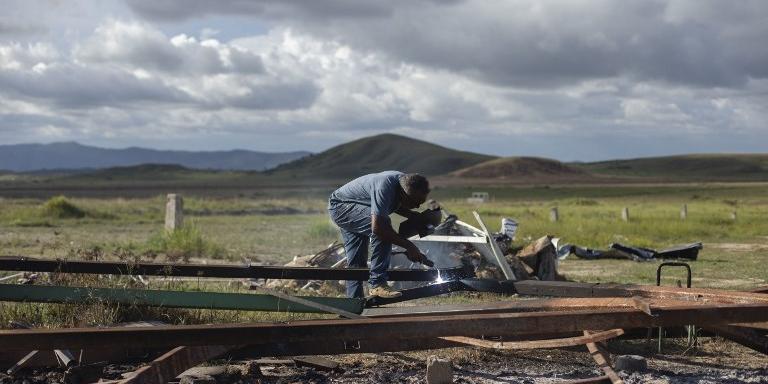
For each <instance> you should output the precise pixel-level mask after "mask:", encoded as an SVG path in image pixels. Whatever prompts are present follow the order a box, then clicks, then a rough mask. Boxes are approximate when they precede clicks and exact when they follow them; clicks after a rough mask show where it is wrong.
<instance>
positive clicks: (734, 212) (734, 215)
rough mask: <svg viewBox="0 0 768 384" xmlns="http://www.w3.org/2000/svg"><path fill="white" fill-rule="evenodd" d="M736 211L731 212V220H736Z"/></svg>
mask: <svg viewBox="0 0 768 384" xmlns="http://www.w3.org/2000/svg"><path fill="white" fill-rule="evenodd" d="M736 217H737V216H736V211H732V212H731V220H733V221H736Z"/></svg>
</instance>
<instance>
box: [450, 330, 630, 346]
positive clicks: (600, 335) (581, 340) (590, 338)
mask: <svg viewBox="0 0 768 384" xmlns="http://www.w3.org/2000/svg"><path fill="white" fill-rule="evenodd" d="M623 334H624V330H622V329H611V330H609V331H604V332H596V333H592V334H589V335H584V336H576V337H567V338H562V339H549V340H529V341H512V342H509V341H490V340H484V339H477V338H474V337H465V336H446V337H441V339H443V340H448V341H454V342H457V343H462V344H467V345H471V346H475V347H481V348H491V349H505V350H520V349H546V348H562V347H572V346H575V345H584V344H587V343H596V342H598V341H605V340H608V339H612V338H614V337H618V336H621V335H623Z"/></svg>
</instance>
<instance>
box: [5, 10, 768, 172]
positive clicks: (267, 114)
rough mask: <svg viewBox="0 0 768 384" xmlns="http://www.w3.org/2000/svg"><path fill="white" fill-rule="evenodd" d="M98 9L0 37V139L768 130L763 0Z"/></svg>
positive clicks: (458, 141) (539, 138) (564, 138)
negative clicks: (41, 29) (22, 35)
mask: <svg viewBox="0 0 768 384" xmlns="http://www.w3.org/2000/svg"><path fill="white" fill-rule="evenodd" d="M77 4H80V3H77ZM103 4H107V5H102V7H105V8H109V5H110V4H111V5H113V8H109V9H107V10H102V12H101V13H98V12H97V13H96V14H95V13H93V12H91V13H89V17H88V19H87V21H83V24H76V23H77V21H76V18H74V17H73V16H72V15H69V16H67V17H63V18H60V19H61V20H59V18H56V17H55V16H54V15H51V14H44V15H42V17H41V20H44V21H46V22H51V21H52V20H53V21H56V22H51V23H50V24H51V27H50V28H52V29H51V33H52V34H56V35H58V36H62V37H60V38H53V37H51V36H46V35H44V34H42V35H41V34H39V33H38V34H33V35H34V36H35V37H36V38H37V40H34V41H30V40H29V39H30V38H29V36H27V38H26V40H24V39H15V38H6V39H5V40H0V137H2V138H3V140H9V138H14V137H15V139H14V140H19V141H36V140H35V137H37V136H35V135H38V134H39V135H42V133H43V132H59V134H60V135H63V136H62V137H64V136H66V135H70V137H71V138H72V139H81V140H83V139H85V140H86V141H88V139H89V138H91V140H90V141H94V140H93V138H102V139H103V141H105V142H107V141H109V140H111V141H112V142H115V143H118V142H120V143H126V144H127V145H130V144H134V143H135V142H136V141H138V140H139V139H141V140H142V142H152V141H151V139H152V138H155V139H157V140H169V141H170V140H172V139H178V138H185V141H184V142H185V143H197V144H196V145H198V146H206V145H208V144H209V143H210V142H212V138H216V140H217V142H218V143H219V145H226V143H227V142H229V143H230V144H229V146H230V147H235V146H237V147H241V146H243V145H241V143H243V142H246V143H248V142H253V143H255V144H254V145H264V146H266V148H269V149H275V148H278V149H309V150H319V149H322V148H324V147H327V146H330V145H332V144H337V143H338V141H339V140H342V139H351V138H357V137H360V136H365V135H368V134H374V133H380V132H400V133H406V134H409V135H412V136H414V137H419V138H423V139H429V140H437V141H439V142H440V143H442V144H445V145H452V146H457V147H461V148H467V149H475V150H480V151H484V152H494V153H500V154H538V155H547V154H549V155H552V156H560V157H564V158H580V159H589V158H595V157H596V156H597V157H603V158H604V157H611V156H612V155H610V153H614V154H615V153H623V152H620V151H619V150H616V149H614V148H618V147H619V146H620V145H617V144H616V143H622V138H623V137H632V138H633V140H635V141H637V142H638V143H639V142H642V141H643V140H650V141H652V140H654V138H656V140H657V141H658V143H659V144H658V145H659V147H658V148H667V149H668V148H669V147H665V146H664V145H666V144H664V143H674V142H676V141H675V140H677V142H683V143H684V142H687V141H690V140H692V139H691V137H693V136H696V137H697V138H698V139H697V140H710V141H709V143H711V144H712V145H713V146H716V145H718V144H721V143H724V142H728V140H724V138H729V139H730V138H732V137H734V136H739V137H742V138H743V139H739V140H742V141H738V140H736V141H733V142H734V143H735V142H737V141H738V142H739V143H745V142H746V143H753V142H759V141H760V139H768V137H766V135H768V133H766V129H765V125H766V122H767V121H768V111H767V110H766V108H768V107H766V106H767V105H768V102H766V94H768V48H767V47H768V46H766V45H765V44H764V41H765V37H766V36H768V24H765V23H763V22H762V21H764V20H765V16H766V15H767V14H768V7H766V6H765V2H761V1H751V0H749V1H745V2H743V3H741V5H739V6H734V5H730V4H724V3H722V2H717V1H708V0H703V1H699V0H696V1H693V0H661V1H652V2H650V1H635V0H628V1H626V2H621V3H617V2H615V1H603V0H596V1H586V0H579V1H572V0H568V1H552V2H533V1H527V0H516V1H513V2H507V1H479V0H466V1H427V0H425V1H399V0H397V1H391V2H378V1H349V0H332V1H328V2H322V3H315V2H284V1H272V0H262V1H254V2H241V1H220V2H206V1H197V0H188V1H160V2H158V1H156V0H153V1H144V0H130V1H128V5H129V6H130V7H131V9H132V11H133V12H134V13H131V12H127V11H125V10H124V9H122V8H121V6H120V3H113V2H106V3H103ZM80 6H82V4H80ZM18 8H19V9H27V8H29V7H27V8H25V7H24V6H20V7H18ZM32 8H34V7H32ZM35 10H36V11H42V12H43V13H45V12H44V11H45V10H46V8H41V7H39V6H38V7H37V9H35ZM55 11H59V12H63V11H62V10H61V9H60V8H55V9H54V11H52V12H55ZM94 12H95V11H94ZM137 15H139V16H141V17H143V19H136V16H137ZM22 16H23V15H22ZM31 18H32V17H31V16H24V17H19V20H30V19H31ZM62 20H64V21H62ZM6 21H7V20H6ZM65 21H66V23H65ZM2 23H3V18H2V17H0V27H2V25H3V24H2ZM28 24H29V26H32V23H28ZM92 24H93V25H95V27H91V25H92ZM62 25H64V26H65V27H66V28H64V29H61V26H62ZM251 25H258V26H259V27H258V28H251V29H249V28H250V27H251ZM56 28H58V29H56ZM58 32H60V33H58ZM14 33H15V32H14ZM0 36H16V35H15V34H14V35H3V32H2V28H0ZM62 40H65V41H66V44H62V43H61V41H62ZM17 106H18V107H23V108H22V109H15V108H16V107H17ZM50 127H55V128H56V129H57V130H58V131H55V130H54V131H52V130H51V129H52V128H50ZM11 132H13V134H11ZM694 134H695V135H694ZM14 135H15V136H14ZM673 136H674V137H673ZM40 137H42V136H40ZM46 137H52V136H50V135H48V136H46ZM107 138H109V139H107ZM265 138H269V140H272V141H270V142H267V141H265V140H266V139H265ZM307 138H311V139H307ZM302 140H306V141H302ZM601 143H603V144H604V145H603V146H607V147H609V148H608V149H607V150H606V151H607V152H601V151H600V150H602V148H600V147H599V145H600V144H601ZM734 145H736V144H734ZM739 145H742V144H739ZM558 146H560V147H558ZM596 148H597V149H600V150H596ZM742 148H751V147H749V146H748V145H747V146H744V145H742ZM261 149H265V148H261ZM564 149H567V150H564ZM632 149H633V150H635V151H638V153H639V152H643V151H647V152H648V153H651V152H653V151H652V150H650V149H649V148H648V147H647V146H646V147H643V146H641V145H634V146H632ZM547 151H549V152H547ZM611 151H613V152H611ZM643 153H646V152H643ZM563 154H567V156H565V155H563Z"/></svg>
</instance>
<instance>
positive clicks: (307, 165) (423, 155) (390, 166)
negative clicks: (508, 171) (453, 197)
mask: <svg viewBox="0 0 768 384" xmlns="http://www.w3.org/2000/svg"><path fill="white" fill-rule="evenodd" d="M493 158H494V157H493V156H487V155H481V154H477V153H472V152H462V151H457V150H454V149H449V148H445V147H441V146H439V145H435V144H431V143H428V142H425V141H421V140H415V139H411V138H408V137H404V136H399V135H392V134H384V135H377V136H371V137H366V138H362V139H359V140H355V141H352V142H349V143H345V144H342V145H338V146H336V147H333V148H331V149H329V150H327V151H325V152H322V153H319V154H316V155H310V156H307V157H304V158H302V159H299V160H295V161H292V162H290V163H287V164H283V165H281V166H279V167H277V168H275V169H274V170H271V171H268V172H267V173H268V174H270V175H274V176H282V177H302V178H310V179H348V178H353V177H357V176H360V175H363V174H366V173H372V172H380V171H386V170H399V171H403V172H418V173H421V174H424V175H427V176H437V175H442V174H446V173H449V172H452V171H455V170H458V169H461V168H465V167H468V166H471V165H475V164H478V163H481V162H484V161H488V160H491V159H493Z"/></svg>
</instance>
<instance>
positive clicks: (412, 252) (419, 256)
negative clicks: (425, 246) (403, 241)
mask: <svg viewBox="0 0 768 384" xmlns="http://www.w3.org/2000/svg"><path fill="white" fill-rule="evenodd" d="M405 257H407V258H408V260H410V261H412V262H414V263H421V264H424V265H426V266H428V267H432V266H434V265H435V263H433V262H432V260H429V259H427V256H424V254H423V253H421V251H420V250H419V248H418V247H416V246H414V247H409V248H408V249H406V250H405Z"/></svg>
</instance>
